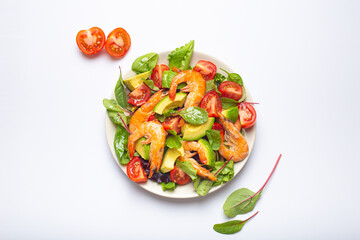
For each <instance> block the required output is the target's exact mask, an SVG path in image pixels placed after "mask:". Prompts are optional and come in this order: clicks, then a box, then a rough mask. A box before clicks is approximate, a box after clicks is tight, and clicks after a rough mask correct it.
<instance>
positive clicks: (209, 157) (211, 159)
mask: <svg viewBox="0 0 360 240" xmlns="http://www.w3.org/2000/svg"><path fill="white" fill-rule="evenodd" d="M198 143H199V144H200V146H201V148H202V150H203V151H204V153H205V156H206V163H204V162H203V163H204V164H205V165H207V166H209V167H211V168H213V167H214V166H215V153H214V151H213V150H212V149H211V146H210V143H209V142H208V141H206V140H205V139H203V138H201V139H200V140H199V141H198Z"/></svg>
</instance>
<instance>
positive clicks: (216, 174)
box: [214, 156, 233, 176]
mask: <svg viewBox="0 0 360 240" xmlns="http://www.w3.org/2000/svg"><path fill="white" fill-rule="evenodd" d="M232 158H233V156H231V158H229V160H227V161H226V162H225V164H224V165H222V166H221V168H220V169H219V170H217V172H216V173H215V174H214V176H216V175H218V174H219V172H221V170H222V169H223V168H224V167H225V166H226V165H227V164H228V163H229V162H230V160H231V159H232Z"/></svg>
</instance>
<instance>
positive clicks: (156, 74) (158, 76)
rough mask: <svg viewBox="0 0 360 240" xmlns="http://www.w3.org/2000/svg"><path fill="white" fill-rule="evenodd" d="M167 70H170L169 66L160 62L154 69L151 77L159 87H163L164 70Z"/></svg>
mask: <svg viewBox="0 0 360 240" xmlns="http://www.w3.org/2000/svg"><path fill="white" fill-rule="evenodd" d="M167 70H170V68H169V67H168V66H166V65H165V64H160V65H156V66H155V68H154V70H153V71H152V74H151V77H150V79H152V80H153V82H154V84H155V86H157V87H158V88H162V76H163V72H164V71H167Z"/></svg>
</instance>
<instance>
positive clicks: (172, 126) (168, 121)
mask: <svg viewBox="0 0 360 240" xmlns="http://www.w3.org/2000/svg"><path fill="white" fill-rule="evenodd" d="M180 120H181V117H180V116H176V117H167V118H165V121H164V122H163V123H162V125H163V127H164V129H165V130H166V131H170V130H174V131H175V132H176V133H177V134H179V133H180V130H181V129H180Z"/></svg>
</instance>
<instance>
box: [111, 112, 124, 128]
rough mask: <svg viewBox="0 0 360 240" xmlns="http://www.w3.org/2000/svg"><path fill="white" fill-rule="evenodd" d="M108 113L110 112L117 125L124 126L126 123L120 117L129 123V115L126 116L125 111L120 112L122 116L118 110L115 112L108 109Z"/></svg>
mask: <svg viewBox="0 0 360 240" xmlns="http://www.w3.org/2000/svg"><path fill="white" fill-rule="evenodd" d="M107 114H108V116H109V118H110V120H111V121H112V122H113V123H115V124H116V125H123V126H124V124H123V122H122V121H121V119H120V117H121V118H122V119H123V120H124V122H125V124H127V117H126V116H125V114H124V113H121V112H119V114H120V116H119V114H118V112H113V111H109V110H107Z"/></svg>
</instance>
